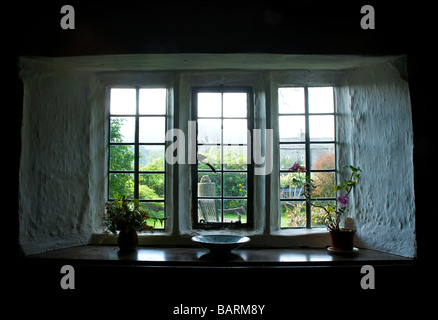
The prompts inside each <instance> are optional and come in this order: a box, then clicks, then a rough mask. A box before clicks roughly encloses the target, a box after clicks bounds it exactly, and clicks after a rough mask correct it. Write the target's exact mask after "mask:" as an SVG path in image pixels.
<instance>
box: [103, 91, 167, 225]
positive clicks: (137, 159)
mask: <svg viewBox="0 0 438 320" xmlns="http://www.w3.org/2000/svg"><path fill="white" fill-rule="evenodd" d="M111 89H135V92H136V93H135V114H114V115H113V114H111V109H110V107H109V106H110V104H111ZM140 89H165V90H166V91H167V88H165V87H156V88H155V87H139V86H129V87H117V86H114V87H110V88H109V90H108V95H109V98H108V101H109V106H108V114H109V121H108V176H107V196H106V198H107V201H113V200H116V199H115V198H111V197H110V175H111V174H114V173H116V174H117V173H120V174H133V175H134V194H133V197H132V198H130V197H129V198H128V199H130V200H131V199H138V201H139V202H140V204H141V203H148V202H153V203H156V202H162V203H163V212H164V217H167V212H166V190H167V189H166V184H167V179H168V178H167V174H166V163H165V162H164V170H156V171H149V170H147V171H144V170H140V157H139V154H140V146H163V147H164V151H165V150H166V147H167V145H168V143H167V142H166V140H165V137H164V136H163V142H140V119H141V118H146V117H151V118H153V117H164V119H165V121H164V123H165V127H164V133H166V132H167V118H168V111H167V105H168V101H167V94H166V109H165V113H164V114H156V115H155V114H152V115H147V114H140ZM112 117H115V118H128V117H130V118H134V119H135V129H134V142H111V118H112ZM111 146H134V170H111ZM140 174H162V175H164V185H163V198H162V199H139V198H140V192H139V190H140ZM165 224H166V221H165V220H164V221H163V223H162V224H157V226H156V227H155V229H160V230H162V229H165Z"/></svg>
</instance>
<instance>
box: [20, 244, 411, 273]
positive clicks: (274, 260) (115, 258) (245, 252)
mask: <svg viewBox="0 0 438 320" xmlns="http://www.w3.org/2000/svg"><path fill="white" fill-rule="evenodd" d="M27 258H28V259H32V260H33V259H35V260H45V261H46V262H48V261H47V260H51V261H59V260H62V261H66V260H67V261H74V262H75V263H86V264H95V263H98V264H102V263H103V264H106V263H108V264H112V263H115V264H129V265H138V266H172V267H178V266H182V267H214V266H216V267H264V268H265V267H294V266H321V265H323V266H336V265H364V264H375V265H395V264H410V263H412V262H413V261H414V260H413V259H409V258H405V257H401V256H397V255H393V254H388V253H383V252H378V251H373V250H368V249H360V250H359V252H358V253H356V254H354V255H346V256H345V255H338V254H332V253H329V252H328V251H327V250H326V249H324V248H319V249H318V248H297V249H290V248H287V249H286V248H276V249H253V248H240V249H237V250H234V251H232V254H231V255H229V256H228V257H227V258H226V259H219V260H217V259H214V258H211V257H210V255H209V254H208V251H207V250H205V249H202V248H197V247H171V248H162V247H139V248H138V249H137V250H136V251H135V252H132V253H128V254H123V253H120V252H119V250H118V247H117V246H107V245H85V246H79V247H71V248H67V249H60V250H54V251H49V252H45V253H40V254H35V255H30V256H28V257H27Z"/></svg>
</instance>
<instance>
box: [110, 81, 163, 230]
mask: <svg viewBox="0 0 438 320" xmlns="http://www.w3.org/2000/svg"><path fill="white" fill-rule="evenodd" d="M166 105H167V101H166V89H165V88H111V89H110V130H109V131H110V134H109V170H108V174H109V177H108V200H113V199H116V198H118V197H120V196H122V195H125V196H127V198H130V199H133V198H135V199H139V201H140V205H141V206H143V207H144V208H145V209H146V210H148V212H149V213H150V214H151V215H153V216H155V217H160V218H162V217H164V216H165V215H166V214H165V211H166V210H165V204H166V202H165V190H166V166H165V160H164V155H165V132H166ZM159 227H162V226H159Z"/></svg>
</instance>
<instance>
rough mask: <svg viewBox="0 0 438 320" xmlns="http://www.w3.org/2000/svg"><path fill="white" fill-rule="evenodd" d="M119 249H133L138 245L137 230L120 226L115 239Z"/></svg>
mask: <svg viewBox="0 0 438 320" xmlns="http://www.w3.org/2000/svg"><path fill="white" fill-rule="evenodd" d="M117 244H118V245H119V248H120V251H134V250H135V249H136V248H137V245H138V235H137V231H135V230H134V229H132V228H122V229H121V230H120V232H119V237H118V239H117Z"/></svg>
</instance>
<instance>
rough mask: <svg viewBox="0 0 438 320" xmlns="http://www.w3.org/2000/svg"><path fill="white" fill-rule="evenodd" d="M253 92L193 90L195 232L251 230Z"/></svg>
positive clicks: (225, 88)
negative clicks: (198, 230) (244, 227)
mask: <svg viewBox="0 0 438 320" xmlns="http://www.w3.org/2000/svg"><path fill="white" fill-rule="evenodd" d="M251 92H252V90H251V88H248V87H244V88H242V87H208V88H193V91H192V94H193V100H192V101H193V104H192V119H193V120H194V121H196V133H197V134H196V154H197V155H198V156H197V164H193V165H192V190H193V195H192V201H193V204H192V208H194V209H193V211H192V220H193V226H194V227H195V228H219V227H222V226H228V227H231V226H233V227H237V226H251V225H252V212H253V211H252V193H253V192H252V189H253V182H252V180H253V165H252V164H251V153H250V151H251V148H250V145H251V137H252V128H253V107H252V95H251Z"/></svg>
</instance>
